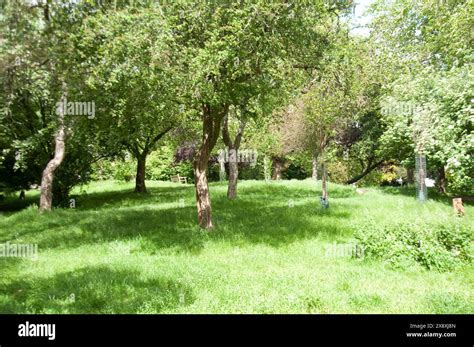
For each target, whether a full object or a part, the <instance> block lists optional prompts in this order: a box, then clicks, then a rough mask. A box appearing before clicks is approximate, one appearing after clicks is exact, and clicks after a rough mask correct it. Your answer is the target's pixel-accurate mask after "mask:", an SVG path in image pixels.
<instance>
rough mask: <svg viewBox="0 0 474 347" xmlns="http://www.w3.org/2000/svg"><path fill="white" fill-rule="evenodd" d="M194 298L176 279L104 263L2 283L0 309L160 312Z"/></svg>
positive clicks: (42, 311)
mask: <svg viewBox="0 0 474 347" xmlns="http://www.w3.org/2000/svg"><path fill="white" fill-rule="evenodd" d="M5 293H7V294H5ZM194 300H195V298H194V296H193V293H192V291H191V290H190V289H189V288H187V287H185V286H183V285H180V284H178V283H176V282H173V281H170V280H168V279H147V280H144V279H142V278H141V276H140V273H138V272H136V271H132V270H129V269H127V270H113V269H110V268H108V267H105V266H101V267H86V268H82V269H79V270H75V271H72V272H66V273H60V274H57V275H55V276H54V277H52V278H39V279H38V278H32V279H29V280H20V281H15V282H13V283H9V284H6V285H3V284H0V313H159V312H162V311H164V310H169V309H174V308H176V307H178V306H187V305H189V304H191V303H192V302H193V301H194Z"/></svg>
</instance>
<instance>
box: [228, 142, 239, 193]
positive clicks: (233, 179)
mask: <svg viewBox="0 0 474 347" xmlns="http://www.w3.org/2000/svg"><path fill="white" fill-rule="evenodd" d="M230 152H231V153H232V154H230V155H229V186H228V187H227V197H228V198H229V199H231V200H232V199H235V197H236V196H237V178H238V176H239V163H238V161H237V150H236V149H231V150H230Z"/></svg>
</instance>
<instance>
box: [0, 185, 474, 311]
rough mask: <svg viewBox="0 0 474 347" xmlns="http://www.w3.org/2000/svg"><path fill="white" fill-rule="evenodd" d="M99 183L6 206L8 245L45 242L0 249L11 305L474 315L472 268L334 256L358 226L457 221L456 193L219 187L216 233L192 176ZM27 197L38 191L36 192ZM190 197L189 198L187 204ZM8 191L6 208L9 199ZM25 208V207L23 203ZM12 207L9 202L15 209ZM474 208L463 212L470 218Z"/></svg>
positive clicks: (3, 303) (3, 285) (5, 299)
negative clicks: (205, 219)
mask: <svg viewBox="0 0 474 347" xmlns="http://www.w3.org/2000/svg"><path fill="white" fill-rule="evenodd" d="M132 188H133V187H132V184H124V183H116V182H115V183H114V182H96V183H93V184H91V185H90V186H88V187H86V188H85V189H83V190H81V191H80V190H77V191H75V192H74V196H75V198H76V209H56V210H54V211H53V212H51V213H46V214H39V213H38V212H37V210H36V209H35V207H34V206H31V207H29V208H26V209H23V210H18V211H14V210H10V211H8V212H4V213H3V214H1V215H0V243H4V242H7V241H10V242H11V243H37V244H38V247H39V256H38V259H37V260H32V259H24V258H22V259H19V258H0V271H1V276H0V312H1V313H473V312H474V300H473V289H472V288H473V284H474V283H473V282H474V276H473V272H472V270H473V269H472V266H465V267H463V268H461V269H458V270H456V271H455V272H436V271H428V270H426V269H424V268H422V267H421V266H416V265H414V266H411V267H409V268H404V269H394V268H390V267H388V266H386V265H385V264H384V263H383V262H382V261H375V260H371V261H369V260H364V259H355V258H351V257H340V256H339V257H338V256H331V255H328V254H326V249H327V247H328V246H329V245H333V244H334V242H336V243H337V244H341V243H348V242H351V241H354V238H353V233H354V230H355V229H356V228H357V227H358V225H362V224H363V222H364V221H366V220H368V219H373V220H375V221H377V222H380V223H399V222H400V221H404V222H405V221H415V220H420V219H421V220H426V221H428V220H433V219H437V220H449V219H452V218H457V217H454V216H453V211H452V207H451V206H450V204H449V201H444V200H442V199H436V200H430V201H428V202H427V203H425V204H420V203H418V202H417V201H416V200H415V199H414V194H412V192H411V191H409V190H406V189H403V190H401V189H393V188H391V189H375V188H372V189H369V190H368V192H367V193H365V194H363V195H358V194H356V193H355V192H354V190H353V189H352V188H351V187H344V186H337V185H334V184H330V204H331V206H330V208H329V209H328V210H324V209H322V208H321V207H320V205H319V195H320V184H319V183H314V182H313V181H310V180H307V181H282V182H271V183H265V182H256V181H245V182H240V183H239V188H238V194H239V197H238V199H237V200H235V201H229V200H227V198H226V185H225V184H219V183H215V184H211V196H212V203H213V220H214V224H215V229H214V230H213V231H211V232H209V233H208V232H205V231H202V230H200V229H199V228H198V227H197V226H196V209H195V203H194V189H193V186H191V185H187V186H183V185H178V184H172V183H165V182H148V188H149V190H150V194H146V195H143V196H140V195H136V194H134V193H133V192H132ZM27 197H28V199H27V200H26V203H27V204H31V203H33V202H35V201H36V198H37V192H28V193H27ZM181 199H182V200H181ZM8 202H9V201H6V202H5V203H4V204H3V205H5V204H6V203H8ZM16 204H17V205H15V208H19V207H20V206H19V205H18V203H16ZM9 206H12V205H9ZM473 215H474V207H472V206H466V217H464V222H465V223H467V224H468V225H469V226H470V227H471V228H472V227H473V222H472V220H473V219H472V216H473Z"/></svg>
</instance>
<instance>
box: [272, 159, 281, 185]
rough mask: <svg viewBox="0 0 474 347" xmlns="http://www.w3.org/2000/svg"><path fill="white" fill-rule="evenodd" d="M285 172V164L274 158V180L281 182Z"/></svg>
mask: <svg viewBox="0 0 474 347" xmlns="http://www.w3.org/2000/svg"><path fill="white" fill-rule="evenodd" d="M282 172H283V162H282V160H280V159H279V158H273V175H272V180H281V178H282Z"/></svg>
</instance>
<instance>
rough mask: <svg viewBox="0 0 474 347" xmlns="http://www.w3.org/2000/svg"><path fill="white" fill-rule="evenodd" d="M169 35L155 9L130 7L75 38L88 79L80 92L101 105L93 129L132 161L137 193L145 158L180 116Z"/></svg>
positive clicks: (100, 18)
mask: <svg viewBox="0 0 474 347" xmlns="http://www.w3.org/2000/svg"><path fill="white" fill-rule="evenodd" d="M169 35H170V33H169V29H167V27H166V22H165V21H164V20H163V18H162V15H161V12H160V11H159V10H158V9H153V8H145V9H135V8H132V9H124V10H120V11H116V12H113V13H104V14H100V15H97V16H95V17H91V18H90V19H89V20H88V21H86V22H85V24H84V26H83V27H82V30H81V32H80V34H79V35H78V37H77V45H78V48H79V51H80V56H81V58H82V59H87V64H83V66H82V68H83V71H84V70H85V71H87V72H88V73H89V75H90V76H91V77H89V79H88V80H87V81H86V84H85V88H86V89H87V93H89V95H93V96H94V97H95V98H96V100H97V103H98V104H99V105H100V110H101V112H100V114H99V115H98V117H97V118H98V119H97V123H98V128H99V129H98V131H99V132H100V136H101V137H102V141H103V143H104V146H105V147H115V148H125V149H126V150H128V151H129V152H130V153H131V154H132V155H133V156H134V158H135V159H136V160H137V173H136V181H135V192H137V193H145V192H146V187H145V169H146V159H147V156H148V155H149V154H150V152H151V151H153V150H154V149H155V148H156V146H157V145H158V143H159V141H160V140H161V139H162V138H163V137H164V136H165V134H166V133H167V132H168V131H170V130H171V129H173V128H174V127H176V126H177V125H178V119H179V118H180V117H181V116H183V115H184V112H183V110H180V107H179V106H180V102H179V100H178V99H177V97H176V95H177V92H176V88H177V86H178V85H179V84H180V79H179V75H178V74H177V73H175V71H174V65H173V61H172V58H171V54H170V48H169V47H168V46H167V41H169V38H167V36H169Z"/></svg>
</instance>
